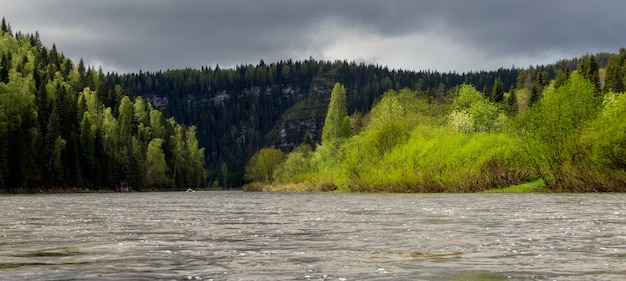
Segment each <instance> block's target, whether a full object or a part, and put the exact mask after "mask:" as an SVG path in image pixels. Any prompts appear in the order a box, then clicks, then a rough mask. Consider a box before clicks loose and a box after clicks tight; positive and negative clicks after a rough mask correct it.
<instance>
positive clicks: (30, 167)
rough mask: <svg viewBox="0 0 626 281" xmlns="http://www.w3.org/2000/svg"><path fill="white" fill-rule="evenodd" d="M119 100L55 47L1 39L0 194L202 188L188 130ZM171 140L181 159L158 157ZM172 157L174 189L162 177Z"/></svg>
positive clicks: (197, 153) (200, 156) (96, 75)
mask: <svg viewBox="0 0 626 281" xmlns="http://www.w3.org/2000/svg"><path fill="white" fill-rule="evenodd" d="M124 93H128V91H127V90H124V88H122V87H121V86H120V85H113V84H111V83H110V82H109V81H107V80H106V79H105V76H104V74H102V72H101V71H100V72H96V71H94V70H93V69H92V68H91V67H88V66H86V65H85V64H84V62H83V61H82V60H81V61H80V62H79V64H78V65H77V66H76V67H75V66H74V64H73V63H72V62H71V61H70V60H69V59H67V58H64V57H63V55H62V54H61V53H59V52H57V51H56V47H55V46H53V47H52V49H48V48H47V47H44V46H42V45H41V41H40V40H39V34H38V33H36V34H34V35H21V34H20V35H16V36H15V37H14V36H13V35H12V34H11V33H10V32H6V31H5V32H1V33H0V188H3V189H4V190H6V191H9V192H34V191H37V190H45V189H48V188H54V189H57V188H68V189H69V188H71V187H76V186H79V187H81V188H82V187H88V188H94V189H110V190H115V188H116V186H118V185H120V184H130V186H131V187H132V188H134V189H138V190H140V189H142V188H145V187H148V186H150V187H155V186H156V187H159V188H174V187H176V186H179V187H187V186H201V185H203V184H204V175H205V171H204V168H203V165H204V150H203V149H202V148H200V147H199V145H198V140H197V138H196V135H195V128H194V127H191V128H186V127H183V126H181V125H180V124H177V123H176V122H170V123H169V124H165V118H164V117H163V114H162V113H161V112H159V111H157V110H155V109H153V108H152V106H151V105H150V104H149V103H147V102H146V101H145V100H143V99H142V98H134V97H129V96H125V95H124ZM166 125H169V126H170V127H171V128H166ZM152 126H154V128H152ZM173 128H176V130H174V129H173ZM174 132H176V133H178V134H181V135H182V136H184V138H183V139H182V144H183V145H182V146H183V148H184V150H183V151H174V150H168V149H163V148H164V146H163V142H164V141H163V139H170V137H171V135H172V134H173V133H174ZM173 152H176V153H179V154H176V156H178V157H179V158H176V159H184V160H183V161H180V162H177V164H176V165H178V166H177V169H176V171H177V172H178V173H179V174H184V176H182V177H181V178H182V179H181V180H180V181H179V182H175V181H174V179H173V175H170V174H169V171H170V170H172V169H171V168H170V167H169V166H173V165H174V163H173V162H171V160H170V159H173V158H175V157H173V155H174V153H173ZM9 159H10V160H11V162H10V163H9ZM35 187H36V188H37V190H36V189H35Z"/></svg>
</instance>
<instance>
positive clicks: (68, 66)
mask: <svg viewBox="0 0 626 281" xmlns="http://www.w3.org/2000/svg"><path fill="white" fill-rule="evenodd" d="M1 30H2V31H1V32H2V37H1V38H0V39H1V41H0V190H3V191H5V192H39V191H42V192H46V191H79V190H102V191H121V190H126V189H129V190H136V191H142V190H184V189H187V188H202V187H215V188H220V187H221V188H231V187H240V186H243V185H245V186H244V188H245V189H246V190H303V189H304V190H335V189H339V190H345V191H366V192H380V191H386V192H432V191H436V192H468V191H480V190H485V189H488V188H493V187H501V186H506V185H511V184H515V183H520V182H524V181H526V180H528V179H532V178H541V179H543V181H544V182H545V183H546V184H547V185H548V186H550V187H551V188H553V189H554V190H568V191H618V190H619V191H623V190H620V188H619V187H620V186H622V187H623V186H624V185H625V184H624V165H625V164H624V163H625V161H626V160H624V159H625V156H624V149H623V148H624V136H623V133H621V132H623V131H624V130H623V129H624V128H623V126H622V125H621V124H620V123H623V122H622V121H620V120H622V119H620V118H621V116H623V103H624V98H623V95H621V94H619V93H621V92H624V91H625V89H624V84H625V83H626V82H625V80H626V79H625V77H626V75H625V71H626V67H625V66H624V65H625V64H626V62H625V61H626V52H625V51H624V49H623V48H622V49H620V50H619V53H618V54H611V53H597V54H593V55H591V54H587V55H585V56H582V57H580V58H574V59H568V60H561V61H558V62H556V63H554V64H550V65H542V66H528V67H526V68H518V67H515V66H513V67H511V68H509V69H505V68H500V69H498V70H495V71H476V72H468V73H456V72H449V73H440V72H437V71H430V70H424V71H407V70H399V69H389V68H388V67H385V66H381V65H372V64H365V63H356V62H348V61H345V60H343V61H341V60H338V61H323V60H316V59H314V58H309V59H306V60H301V61H294V60H286V61H278V62H271V63H265V62H264V61H263V60H261V61H260V62H259V63H258V64H257V65H252V64H247V65H239V66H236V67H234V68H224V69H222V68H220V67H219V65H216V66H215V67H208V66H205V67H202V68H201V69H191V68H187V69H172V70H164V71H156V72H143V71H139V72H138V73H123V74H119V73H115V72H113V73H110V72H107V73H104V72H103V71H102V69H98V70H96V69H94V68H93V67H92V66H87V65H85V63H84V62H83V60H82V59H81V60H80V61H79V62H78V63H77V64H74V63H73V62H72V61H71V60H70V59H68V58H65V57H64V55H63V53H62V52H59V51H58V50H56V46H55V45H54V44H53V45H52V47H51V48H48V47H46V46H43V45H42V43H41V41H40V39H39V34H38V33H37V32H35V33H34V34H22V33H21V32H15V33H13V32H12V31H11V27H10V25H8V24H7V23H6V22H5V20H4V19H3V20H2V27H1ZM570 103H571V104H570ZM620 110H622V111H620ZM548 121H550V122H553V123H549V122H548ZM550 126H552V127H550ZM620 126H622V127H620ZM620 130H621V131H620ZM251 183H252V184H251Z"/></svg>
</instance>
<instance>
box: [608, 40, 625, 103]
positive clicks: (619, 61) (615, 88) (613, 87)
mask: <svg viewBox="0 0 626 281" xmlns="http://www.w3.org/2000/svg"><path fill="white" fill-rule="evenodd" d="M604 89H605V90H607V91H610V92H616V93H621V92H624V91H626V48H624V47H621V48H620V49H619V53H618V54H617V55H615V56H612V57H611V58H610V59H609V62H608V64H607V66H606V76H605V80H604Z"/></svg>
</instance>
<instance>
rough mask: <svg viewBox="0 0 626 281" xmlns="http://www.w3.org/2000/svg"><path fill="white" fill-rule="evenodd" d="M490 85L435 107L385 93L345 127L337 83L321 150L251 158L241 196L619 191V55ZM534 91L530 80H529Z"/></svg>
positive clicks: (624, 54) (623, 175) (623, 71)
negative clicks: (537, 184)
mask: <svg viewBox="0 0 626 281" xmlns="http://www.w3.org/2000/svg"><path fill="white" fill-rule="evenodd" d="M524 79H525V78H524V74H523V73H520V77H519V79H518V81H519V82H518V84H517V86H516V87H514V88H511V89H510V90H509V91H508V92H505V91H504V90H503V87H502V85H501V82H500V81H499V79H497V80H496V82H495V83H494V84H493V86H492V89H491V91H490V92H489V93H488V94H486V93H484V92H480V91H478V90H477V89H476V88H475V87H474V86H473V85H471V84H462V85H460V86H458V87H455V88H454V89H453V90H452V91H451V93H450V94H448V95H446V96H445V97H444V98H443V99H440V100H439V99H434V98H433V97H432V96H431V95H428V94H424V92H421V91H415V90H411V89H401V90H399V91H396V90H393V89H390V90H387V91H386V92H385V94H384V95H383V97H382V98H381V99H380V100H378V101H377V102H376V103H375V104H374V105H373V107H372V110H371V111H370V112H369V113H368V114H367V115H365V116H363V117H361V116H359V115H357V116H354V115H353V116H349V115H348V111H347V107H346V93H347V90H346V88H345V87H344V86H343V85H342V84H340V83H336V84H335V85H334V88H333V90H332V94H331V100H330V103H329V105H328V111H327V115H326V118H325V123H324V127H323V133H322V137H321V143H320V144H318V145H311V144H310V143H304V144H302V145H301V146H299V147H298V148H296V149H295V150H294V151H291V152H289V153H288V154H285V153H283V152H282V151H280V150H277V149H275V148H271V147H266V148H263V149H261V150H259V151H258V152H257V153H256V154H255V155H254V156H253V157H252V158H251V160H250V161H249V162H248V164H247V166H246V174H245V175H246V178H247V179H249V180H251V181H253V183H251V184H248V185H246V186H245V187H244V189H245V190H249V191H330V190H340V191H348V192H480V191H485V190H488V189H492V188H499V187H505V186H510V185H514V184H519V183H523V182H526V181H529V180H530V179H532V178H533V177H536V178H540V179H541V180H543V182H544V184H545V185H546V186H547V188H548V189H549V190H552V191H559V192H623V191H626V122H624V121H625V120H626V119H624V118H625V117H624V116H626V94H624V91H625V90H626V88H625V85H626V49H624V48H621V49H620V50H619V54H617V55H614V56H610V58H609V60H608V62H607V65H606V68H605V69H600V68H599V67H598V63H597V61H596V59H595V56H593V55H586V56H584V57H582V58H581V60H580V62H579V65H578V67H577V69H576V70H574V71H572V72H571V73H570V72H569V70H568V69H564V70H559V71H558V72H557V74H556V75H555V78H554V79H553V80H551V81H550V82H548V81H547V80H544V81H542V82H538V83H537V82H536V83H534V84H533V83H530V84H527V83H524ZM538 80H540V79H538Z"/></svg>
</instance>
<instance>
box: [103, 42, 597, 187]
mask: <svg viewBox="0 0 626 281" xmlns="http://www.w3.org/2000/svg"><path fill="white" fill-rule="evenodd" d="M608 57H609V54H598V55H596V60H597V61H598V62H599V63H598V64H599V65H600V66H603V65H606V63H607V61H608ZM578 62H579V59H574V60H563V61H559V62H557V63H555V64H552V65H547V66H536V67H528V68H527V69H521V68H511V69H504V68H501V69H498V70H496V71H477V72H470V73H455V72H450V73H440V72H436V71H419V72H416V71H405V70H395V69H389V68H387V67H384V66H380V65H371V64H364V63H356V62H348V61H332V62H331V61H320V60H315V59H313V58H310V59H307V60H304V61H293V60H287V61H279V62H276V63H269V64H267V63H265V62H264V61H260V62H259V64H257V65H251V64H249V65H240V66H237V67H235V68H234V69H222V68H220V67H219V66H216V67H214V68H212V67H202V68H201V69H177V70H167V71H158V72H141V71H140V72H139V73H131V74H123V75H120V74H116V73H113V74H111V75H108V76H107V78H108V79H109V81H111V83H114V84H121V85H124V86H125V87H127V88H128V89H129V90H130V91H131V92H133V93H135V94H137V95H139V96H142V97H144V98H146V99H148V100H150V101H151V103H152V104H153V106H155V107H157V108H161V109H164V110H165V112H167V114H169V115H171V116H173V117H175V118H176V120H178V121H180V122H183V123H185V124H187V125H195V126H197V127H198V140H199V143H200V145H201V146H203V147H205V148H206V159H207V165H206V167H207V169H208V174H207V175H208V182H209V183H212V184H213V185H215V186H241V185H242V184H243V183H244V179H243V175H244V167H245V164H246V162H247V161H248V160H249V159H250V157H251V156H252V155H253V154H254V153H255V152H257V151H258V150H260V149H261V148H263V147H278V148H280V149H281V150H283V151H284V152H288V151H290V150H292V149H293V148H294V147H296V146H298V145H299V144H300V143H301V142H302V141H303V139H304V137H305V135H307V136H310V137H311V139H312V141H313V142H316V143H319V142H320V140H321V139H320V136H321V128H322V127H323V123H324V117H325V116H326V110H327V105H328V102H329V99H330V92H331V90H332V87H333V85H334V83H335V82H340V83H341V84H342V85H344V86H345V88H346V92H347V111H348V113H349V114H351V115H352V114H357V115H359V114H360V115H362V116H364V115H366V114H367V113H368V112H369V110H370V109H371V107H372V105H373V104H374V103H375V102H376V101H377V100H380V98H381V97H382V95H383V93H384V92H385V91H387V90H396V91H398V90H401V89H405V88H406V89H410V90H413V91H416V92H419V93H420V94H421V95H424V96H427V97H429V98H431V99H434V100H439V101H440V102H443V101H444V100H445V99H446V98H447V97H449V96H450V95H451V94H452V93H454V92H455V91H456V88H457V87H458V86H459V85H461V84H471V85H474V86H475V87H476V88H477V89H479V90H482V92H483V93H485V94H486V95H487V96H490V95H491V92H492V88H493V85H494V83H495V82H496V81H497V83H498V85H499V86H498V87H500V88H501V89H502V91H509V90H510V89H512V88H514V87H516V85H523V87H525V88H527V89H529V91H534V93H535V95H537V94H538V93H539V91H540V89H541V88H542V87H543V86H545V85H547V83H548V82H549V80H550V79H554V78H555V77H556V74H557V71H558V70H559V69H568V70H569V71H571V70H574V69H576V66H577V65H578Z"/></svg>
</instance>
